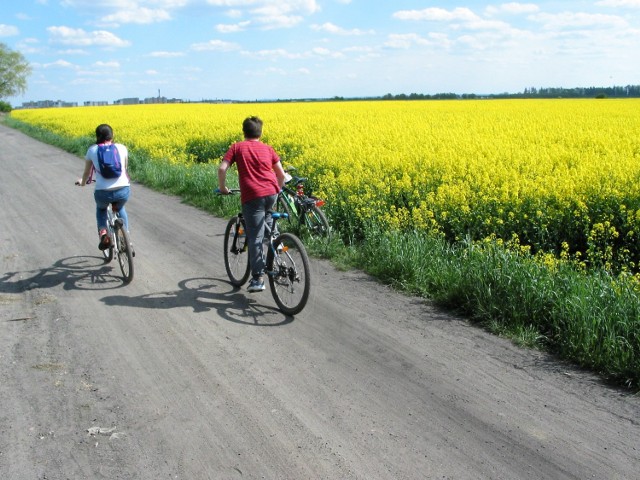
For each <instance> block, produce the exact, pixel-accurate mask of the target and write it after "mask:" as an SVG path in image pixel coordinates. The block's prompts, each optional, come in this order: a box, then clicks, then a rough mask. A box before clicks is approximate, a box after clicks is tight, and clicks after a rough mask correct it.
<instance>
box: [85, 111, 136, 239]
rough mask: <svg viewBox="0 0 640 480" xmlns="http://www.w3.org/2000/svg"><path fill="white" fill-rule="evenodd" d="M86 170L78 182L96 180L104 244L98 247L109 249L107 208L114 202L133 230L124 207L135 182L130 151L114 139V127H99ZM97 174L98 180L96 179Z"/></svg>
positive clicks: (98, 210) (127, 225)
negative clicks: (129, 168) (129, 167)
mask: <svg viewBox="0 0 640 480" xmlns="http://www.w3.org/2000/svg"><path fill="white" fill-rule="evenodd" d="M85 160H86V161H85V165H84V172H83V173H82V178H80V179H79V180H78V181H76V185H80V186H81V187H82V186H84V185H86V184H87V183H91V182H92V181H95V183H96V188H95V191H94V193H93V198H94V199H95V201H96V222H97V224H98V236H99V237H100V243H99V244H98V248H99V249H100V250H106V249H107V248H109V247H110V242H111V241H110V239H109V235H107V207H108V206H109V204H111V205H112V207H113V209H114V211H118V212H119V214H120V218H122V220H123V222H124V228H125V229H126V230H127V231H129V219H128V218H127V211H126V210H125V208H124V205H125V203H127V200H129V195H130V193H131V188H130V186H131V184H130V181H129V174H128V173H127V165H128V162H129V153H128V151H127V147H125V146H124V145H122V144H121V143H115V142H114V141H113V129H112V128H111V127H110V126H109V125H107V124H105V123H103V124H101V125H98V126H97V127H96V144H95V145H91V147H89V149H88V150H87V154H86V155H85ZM94 174H95V179H93V180H92V178H93V175H94Z"/></svg>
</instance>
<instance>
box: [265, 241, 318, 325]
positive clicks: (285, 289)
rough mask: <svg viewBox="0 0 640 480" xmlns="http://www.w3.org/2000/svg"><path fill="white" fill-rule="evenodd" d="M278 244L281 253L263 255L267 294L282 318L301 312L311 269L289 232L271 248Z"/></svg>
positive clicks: (303, 253)
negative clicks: (265, 257) (267, 284)
mask: <svg viewBox="0 0 640 480" xmlns="http://www.w3.org/2000/svg"><path fill="white" fill-rule="evenodd" d="M279 244H281V245H282V252H278V251H276V252H274V249H272V248H271V247H269V250H268V252H267V274H268V277H269V286H270V287H271V294H272V295H273V299H274V300H275V302H276V305H278V308H279V309H280V311H281V312H282V313H284V314H285V315H296V314H298V313H300V312H301V311H302V309H303V308H304V307H305V305H306V304H307V300H308V299H309V292H310V290H311V266H310V263H309V256H308V255H307V251H306V249H305V248H304V245H303V243H302V241H301V240H300V239H299V238H298V237H296V236H295V235H293V234H291V233H282V234H281V235H279V236H278V237H277V238H276V239H275V240H274V241H273V245H276V246H277V245H279Z"/></svg>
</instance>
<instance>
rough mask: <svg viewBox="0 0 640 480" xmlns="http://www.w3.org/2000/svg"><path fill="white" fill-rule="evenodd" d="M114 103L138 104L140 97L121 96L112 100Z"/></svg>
mask: <svg viewBox="0 0 640 480" xmlns="http://www.w3.org/2000/svg"><path fill="white" fill-rule="evenodd" d="M113 104H114V105H139V104H140V99H139V98H138V97H131V98H121V99H120V100H116V101H115V102H113Z"/></svg>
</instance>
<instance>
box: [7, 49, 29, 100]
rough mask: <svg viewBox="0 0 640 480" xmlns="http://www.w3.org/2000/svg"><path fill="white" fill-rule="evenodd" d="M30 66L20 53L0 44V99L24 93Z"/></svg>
mask: <svg viewBox="0 0 640 480" xmlns="http://www.w3.org/2000/svg"><path fill="white" fill-rule="evenodd" d="M30 74H31V66H30V65H29V63H28V62H27V60H26V59H25V58H24V57H23V56H22V54H21V53H20V52H14V51H13V50H11V49H10V48H9V47H7V46H6V45H5V44H4V43H0V98H6V97H10V96H12V95H16V94H18V93H24V92H25V90H26V89H27V77H28V76H29V75H30Z"/></svg>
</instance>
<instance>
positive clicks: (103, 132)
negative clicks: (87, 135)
mask: <svg viewBox="0 0 640 480" xmlns="http://www.w3.org/2000/svg"><path fill="white" fill-rule="evenodd" d="M111 140H113V129H112V128H111V127H110V126H109V125H107V124H106V123H103V124H101V125H98V126H97V127H96V143H104V142H110V141H111Z"/></svg>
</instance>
